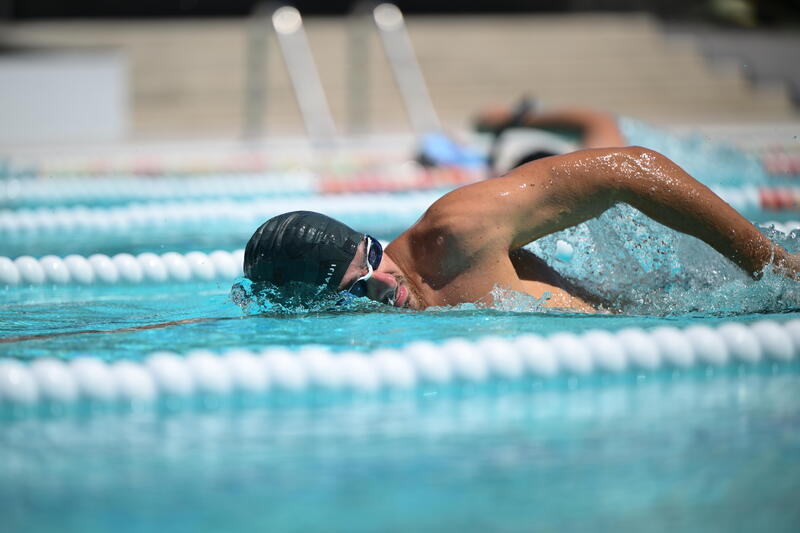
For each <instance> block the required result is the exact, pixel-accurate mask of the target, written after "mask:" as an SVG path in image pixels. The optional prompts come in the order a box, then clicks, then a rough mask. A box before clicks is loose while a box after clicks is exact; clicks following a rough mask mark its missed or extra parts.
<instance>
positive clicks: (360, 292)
mask: <svg viewBox="0 0 800 533" xmlns="http://www.w3.org/2000/svg"><path fill="white" fill-rule="evenodd" d="M364 238H365V239H366V240H367V254H366V255H367V269H368V271H367V273H366V274H365V275H363V276H361V277H360V278H358V279H357V280H355V281H354V282H353V284H352V285H350V288H349V289H347V293H349V294H352V295H353V296H355V297H357V298H361V297H362V296H366V295H367V281H368V280H369V279H370V278H371V277H372V274H373V273H374V272H375V270H377V269H378V267H379V266H380V265H381V260H382V259H383V246H381V243H380V242H378V239H376V238H375V237H371V236H369V235H364Z"/></svg>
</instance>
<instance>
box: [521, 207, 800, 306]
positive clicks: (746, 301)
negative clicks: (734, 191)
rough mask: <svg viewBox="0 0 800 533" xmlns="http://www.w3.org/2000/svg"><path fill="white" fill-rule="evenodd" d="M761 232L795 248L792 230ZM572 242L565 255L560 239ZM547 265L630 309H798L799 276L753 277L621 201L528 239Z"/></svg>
mask: <svg viewBox="0 0 800 533" xmlns="http://www.w3.org/2000/svg"><path fill="white" fill-rule="evenodd" d="M762 232H763V233H764V234H765V235H767V237H769V238H770V239H771V240H772V241H773V242H776V243H778V244H780V245H781V246H783V247H784V248H786V249H787V250H788V251H790V252H797V251H798V249H800V238H799V236H798V235H796V234H795V233H792V234H790V235H784V234H783V233H781V232H778V231H775V230H773V229H767V228H762ZM559 240H563V241H565V242H566V243H568V244H569V245H571V246H572V248H573V250H574V251H573V254H572V257H571V259H570V260H569V261H563V260H560V259H559V258H558V257H559V254H557V248H558V246H559V244H558V241H559ZM530 248H531V250H532V251H533V252H534V253H536V254H538V255H540V256H541V257H542V258H544V259H545V260H546V261H547V262H548V263H549V264H550V266H552V267H554V268H555V269H556V270H558V271H559V272H561V273H562V274H563V275H564V276H566V277H567V278H570V279H572V280H574V281H575V282H576V283H577V284H579V285H580V286H582V287H584V288H586V289H587V290H589V291H590V292H592V293H594V294H596V295H598V296H599V297H601V298H602V299H603V300H605V301H606V302H608V307H609V309H610V310H612V311H615V312H621V313H625V314H631V315H649V316H680V315H694V314H700V315H711V316H731V315H741V314H751V313H782V312H789V311H797V310H799V309H800V283H798V282H797V281H793V280H790V279H787V278H785V277H783V276H782V275H780V274H778V273H776V272H774V271H773V270H772V269H770V268H767V269H766V271H765V272H764V275H763V277H762V279H761V280H759V281H754V280H752V279H751V278H750V277H749V276H748V275H747V274H745V273H744V272H742V271H741V270H740V269H739V268H738V267H737V266H736V265H734V264H733V263H731V262H730V261H728V260H727V259H726V258H724V257H723V256H721V255H720V254H719V253H717V252H716V251H714V250H713V249H712V248H711V247H709V246H708V245H706V244H705V243H703V242H701V241H700V240H698V239H696V238H694V237H690V236H688V235H684V234H681V233H678V232H675V231H673V230H671V229H668V228H666V227H664V226H662V225H661V224H658V223H657V222H655V221H653V220H651V219H649V218H647V217H646V216H644V215H643V214H641V213H640V212H638V211H636V210H635V209H633V208H631V207H629V206H625V205H619V206H616V207H614V208H612V209H610V210H609V211H608V212H606V213H605V214H603V215H602V216H601V217H599V218H597V219H594V220H591V221H589V222H587V223H584V224H581V225H579V226H576V227H574V228H570V229H568V230H566V231H563V232H560V233H557V234H554V235H550V236H548V237H545V238H543V239H540V240H539V241H537V242H536V243H534V244H532V245H531V246H530Z"/></svg>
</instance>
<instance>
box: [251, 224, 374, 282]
mask: <svg viewBox="0 0 800 533" xmlns="http://www.w3.org/2000/svg"><path fill="white" fill-rule="evenodd" d="M363 238H364V234H363V233H358V232H357V231H354V230H353V229H351V228H350V227H348V226H346V225H344V224H342V223H341V222H339V221H337V220H334V219H332V218H331V217H329V216H325V215H322V214H320V213H314V212H312V211H293V212H291V213H284V214H282V215H278V216H276V217H272V218H271V219H269V220H267V221H266V222H264V223H263V224H262V225H261V227H259V228H258V229H257V230H256V232H255V233H254V234H253V236H252V237H250V241H249V242H248V243H247V247H246V248H245V250H244V275H245V276H246V277H247V278H248V279H250V280H251V281H253V282H256V283H259V282H267V283H272V284H274V285H276V286H283V285H286V284H287V283H289V282H292V281H297V282H302V283H308V284H311V285H324V286H326V287H328V288H329V289H332V290H336V289H337V288H338V286H339V283H340V282H341V281H342V278H343V277H344V273H345V271H346V270H347V267H348V266H349V265H350V262H351V261H352V260H353V257H355V255H356V250H357V249H358V245H359V244H360V243H361V240H362V239H363Z"/></svg>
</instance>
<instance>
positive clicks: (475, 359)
mask: <svg viewBox="0 0 800 533" xmlns="http://www.w3.org/2000/svg"><path fill="white" fill-rule="evenodd" d="M798 354H800V319H795V320H790V321H788V322H784V323H780V322H778V321H775V320H762V321H758V322H754V323H750V324H744V323H740V322H734V321H731V322H726V323H724V324H722V325H720V326H718V327H713V328H712V327H709V326H705V325H693V326H689V327H686V328H684V329H678V328H675V327H670V326H663V327H657V328H654V329H650V330H644V329H641V328H626V329H622V330H620V331H617V332H613V333H612V332H608V331H605V330H591V331H588V332H585V333H583V334H580V335H576V334H573V333H565V332H561V333H555V334H553V335H550V336H549V337H541V336H538V335H534V334H526V335H521V336H518V337H516V338H511V339H508V338H501V337H485V338H482V339H479V340H477V341H469V340H465V339H460V338H454V339H450V340H448V341H445V342H443V343H441V344H434V343H430V342H427V341H419V342H412V343H410V344H408V345H406V346H404V347H402V348H400V349H377V350H374V351H372V352H368V353H362V352H356V351H346V352H332V351H331V350H329V349H327V348H325V347H322V346H305V347H303V348H301V349H299V350H297V351H290V350H288V349H286V348H281V347H272V348H267V349H265V350H262V351H259V352H254V351H250V350H244V349H235V350H230V351H227V352H225V353H221V354H217V353H213V352H210V351H208V350H195V351H191V352H189V353H186V354H183V355H180V354H177V353H173V352H156V353H152V354H150V355H149V356H147V357H145V359H144V360H143V361H130V360H119V361H115V362H106V361H104V360H102V359H98V358H94V357H88V356H83V357H77V358H75V359H71V360H69V361H62V360H59V359H55V358H49V357H47V358H39V359H36V360H34V361H32V362H23V361H18V360H14V359H3V360H0V405H2V404H5V405H7V406H12V407H14V406H29V407H30V406H36V405H41V404H48V403H49V404H52V403H55V404H75V403H77V402H81V401H87V402H90V403H100V404H114V405H121V404H124V405H131V404H146V405H155V404H157V403H158V401H160V400H163V399H169V398H182V399H193V398H202V397H205V396H209V395H211V396H216V397H226V396H232V395H237V394H238V395H241V394H245V395H257V396H264V397H269V396H270V395H274V394H285V393H288V394H309V393H310V394H313V393H314V392H322V391H333V392H344V393H356V394H365V395H372V396H375V395H379V394H381V393H382V392H384V391H414V390H430V389H431V388H432V387H433V388H437V387H444V386H450V385H458V384H481V383H489V382H494V381H499V382H520V381H524V380H547V379H552V378H556V377H559V376H560V377H572V376H576V377H581V376H590V375H593V374H606V375H620V374H624V373H626V372H628V373H631V372H632V373H636V374H637V375H641V373H643V372H644V373H647V372H654V371H658V370H660V369H674V370H689V369H692V368H698V367H699V368H703V367H705V368H722V367H726V366H729V365H732V364H738V365H745V366H747V365H751V366H752V365H757V364H761V363H764V362H767V363H772V364H774V365H782V366H786V365H788V364H790V363H791V362H792V361H794V360H796V359H797V357H798Z"/></svg>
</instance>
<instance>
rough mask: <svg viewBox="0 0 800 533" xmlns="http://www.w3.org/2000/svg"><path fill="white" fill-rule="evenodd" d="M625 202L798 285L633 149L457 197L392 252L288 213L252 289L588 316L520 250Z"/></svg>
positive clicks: (654, 159) (255, 242)
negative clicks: (525, 300)
mask: <svg viewBox="0 0 800 533" xmlns="http://www.w3.org/2000/svg"><path fill="white" fill-rule="evenodd" d="M618 202H624V203H627V204H629V205H631V206H633V207H634V208H636V209H638V210H639V211H641V212H642V213H644V214H645V215H647V216H648V217H650V218H652V219H653V220H655V221H657V222H660V223H661V224H664V225H666V226H668V227H670V228H672V229H674V230H677V231H680V232H683V233H686V234H689V235H692V236H694V237H697V238H699V239H701V240H703V241H704V242H706V243H707V244H708V245H709V246H711V247H712V248H714V249H715V250H716V251H717V252H719V253H720V254H722V255H723V256H725V257H727V258H728V259H730V260H731V261H733V262H734V263H735V264H736V265H738V266H739V267H740V268H741V269H743V270H744V271H745V272H747V273H748V274H750V275H751V276H753V277H754V278H758V277H760V275H761V274H762V272H763V270H764V268H765V267H766V266H767V265H774V267H775V268H776V269H778V270H779V271H781V272H783V273H784V274H786V275H787V276H791V277H795V278H797V277H798V275H797V273H798V272H800V259H799V258H798V257H797V256H793V255H791V254H789V253H788V252H786V251H785V250H784V249H783V248H781V247H780V246H778V245H776V244H773V243H772V242H771V241H770V240H769V239H768V238H767V237H765V236H764V235H762V234H761V232H759V231H758V229H756V228H755V227H754V226H753V225H752V224H750V223H749V222H748V221H747V220H746V219H745V218H744V217H742V216H741V215H740V214H739V213H737V212H736V211H735V210H734V209H733V208H732V207H730V206H729V205H728V204H726V203H725V202H724V201H723V200H722V199H721V198H719V197H718V196H716V195H715V194H714V193H713V192H711V190H710V189H708V188H707V187H705V186H704V185H702V184H701V183H699V182H698V181H696V180H695V179H694V178H692V177H691V176H689V175H688V174H687V173H686V172H685V171H683V170H682V169H681V168H680V167H679V166H678V165H676V164H675V163H673V162H672V161H670V160H669V159H668V158H666V157H665V156H663V155H661V154H659V153H657V152H655V151H652V150H648V149H646V148H642V147H637V146H631V147H624V148H599V149H590V150H581V151H577V152H573V153H569V154H565V155H558V156H552V157H547V158H544V159H539V160H536V161H533V162H531V163H527V164H525V165H523V166H521V167H518V168H516V169H514V170H513V171H511V172H510V173H508V174H506V175H505V176H502V177H499V178H495V179H491V180H487V181H483V182H480V183H475V184H471V185H466V186H464V187H461V188H458V189H456V190H453V191H451V192H449V193H447V194H445V195H444V196H442V197H441V198H440V199H438V200H437V201H436V202H434V203H433V205H431V206H430V207H429V208H428V210H427V211H426V212H425V214H424V215H423V216H422V218H420V219H419V220H418V221H417V222H416V223H415V224H414V225H413V226H411V227H410V228H409V229H407V230H406V231H405V232H403V233H402V234H401V235H400V236H399V237H398V238H396V239H395V240H394V241H392V242H391V243H390V244H389V245H388V246H387V247H386V250H385V251H384V250H382V249H381V245H380V243H379V242H378V241H377V240H376V239H374V238H372V237H370V236H369V235H365V234H364V233H360V232H357V231H354V230H353V229H351V228H349V227H348V226H346V225H344V224H342V223H340V222H338V221H336V220H334V219H331V218H329V217H326V216H325V215H321V214H318V213H311V212H307V211H299V212H298V211H296V212H292V213H285V214H282V215H279V216H276V217H274V218H272V219H270V220H268V221H267V222H265V223H264V224H263V225H262V226H261V227H259V228H258V230H257V231H256V232H255V234H254V235H253V236H252V238H251V239H250V241H249V242H248V244H247V247H246V249H245V256H244V273H245V276H246V277H247V278H249V279H250V280H251V281H253V282H254V283H255V284H266V285H270V284H271V285H274V286H278V287H283V286H285V285H287V284H289V282H297V283H299V286H304V287H313V286H318V287H319V286H321V287H326V288H328V289H331V290H332V291H336V292H340V293H349V294H352V295H355V296H359V297H362V296H365V297H367V298H370V299H371V300H375V301H378V302H382V303H384V304H387V305H392V306H395V307H401V308H409V309H418V310H421V309H425V308H427V307H431V306H453V305H458V304H463V303H468V302H471V303H476V304H478V305H485V306H491V305H492V304H493V299H492V294H493V289H494V288H495V287H499V288H503V289H510V290H513V291H518V292H521V293H526V294H529V295H531V296H533V297H534V298H537V299H542V301H544V305H545V306H546V307H550V308H556V309H560V310H572V311H579V312H586V313H591V312H594V311H596V310H598V309H597V305H598V303H597V302H595V301H592V299H591V298H590V297H588V296H587V295H585V294H583V293H582V292H581V291H580V290H579V288H577V287H574V286H572V285H571V284H570V283H569V282H568V281H567V280H565V279H564V278H563V277H562V276H561V275H559V274H558V272H556V271H555V270H554V269H553V268H551V267H549V266H548V265H547V264H546V263H545V261H544V260H542V259H541V258H539V257H537V256H536V255H534V254H533V253H531V252H530V251H528V250H526V249H524V248H523V247H524V246H525V245H527V244H529V243H531V242H534V241H536V240H537V239H539V238H542V237H544V236H546V235H549V234H551V233H554V232H557V231H561V230H564V229H566V228H569V227H571V226H575V225H577V224H580V223H581V222H584V221H586V220H589V219H591V218H594V217H597V216H599V215H600V214H601V213H603V212H604V211H606V210H607V209H609V208H610V207H611V206H613V205H615V204H616V203H618ZM295 286H298V285H295Z"/></svg>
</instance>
